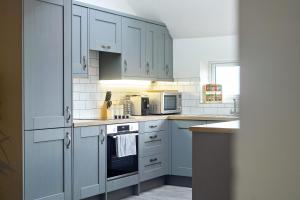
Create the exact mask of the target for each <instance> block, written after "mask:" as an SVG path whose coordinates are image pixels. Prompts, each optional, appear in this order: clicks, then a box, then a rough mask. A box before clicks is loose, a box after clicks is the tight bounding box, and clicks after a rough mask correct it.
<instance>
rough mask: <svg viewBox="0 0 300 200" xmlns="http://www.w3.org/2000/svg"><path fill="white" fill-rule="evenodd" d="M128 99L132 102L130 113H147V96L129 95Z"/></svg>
mask: <svg viewBox="0 0 300 200" xmlns="http://www.w3.org/2000/svg"><path fill="white" fill-rule="evenodd" d="M130 101H131V103H132V107H131V114H132V115H149V113H150V105H149V97H148V96H141V95H136V96H130Z"/></svg>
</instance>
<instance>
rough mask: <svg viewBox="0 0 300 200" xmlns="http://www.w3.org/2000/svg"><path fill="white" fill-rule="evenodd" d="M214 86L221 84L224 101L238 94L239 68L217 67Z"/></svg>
mask: <svg viewBox="0 0 300 200" xmlns="http://www.w3.org/2000/svg"><path fill="white" fill-rule="evenodd" d="M216 84H222V86H223V95H224V100H228V99H229V98H232V97H233V96H234V95H239V94H240V66H230V65H217V66H216Z"/></svg>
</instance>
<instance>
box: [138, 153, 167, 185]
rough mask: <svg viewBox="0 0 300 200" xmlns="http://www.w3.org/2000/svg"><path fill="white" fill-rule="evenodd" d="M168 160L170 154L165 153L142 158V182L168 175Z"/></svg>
mask: <svg viewBox="0 0 300 200" xmlns="http://www.w3.org/2000/svg"><path fill="white" fill-rule="evenodd" d="M168 160H169V158H168V154H167V153H164V152H162V153H159V154H154V155H150V156H145V157H142V158H140V181H147V180H150V179H153V178H157V177H160V176H164V175H167V174H168V171H169V170H168V167H169V164H168V163H169V162H168Z"/></svg>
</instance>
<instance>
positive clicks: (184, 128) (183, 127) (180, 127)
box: [178, 127, 190, 129]
mask: <svg viewBox="0 0 300 200" xmlns="http://www.w3.org/2000/svg"><path fill="white" fill-rule="evenodd" d="M178 129H190V128H189V127H178Z"/></svg>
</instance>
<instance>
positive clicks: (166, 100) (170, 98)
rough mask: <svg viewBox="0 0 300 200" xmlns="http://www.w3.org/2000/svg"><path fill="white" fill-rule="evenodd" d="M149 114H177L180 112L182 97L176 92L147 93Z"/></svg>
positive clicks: (154, 91)
mask: <svg viewBox="0 0 300 200" xmlns="http://www.w3.org/2000/svg"><path fill="white" fill-rule="evenodd" d="M147 95H148V96H149V103H150V114H177V113H181V110H182V95H181V92H178V91H177V90H151V91H147Z"/></svg>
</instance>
